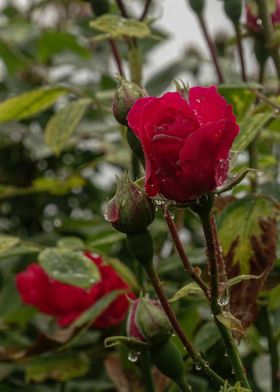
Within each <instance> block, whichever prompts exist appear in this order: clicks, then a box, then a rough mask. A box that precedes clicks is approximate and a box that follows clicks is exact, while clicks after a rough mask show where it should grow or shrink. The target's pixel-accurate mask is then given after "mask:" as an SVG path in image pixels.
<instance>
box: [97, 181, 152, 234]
mask: <svg viewBox="0 0 280 392" xmlns="http://www.w3.org/2000/svg"><path fill="white" fill-rule="evenodd" d="M104 216H105V219H106V220H107V221H108V222H109V223H111V225H112V226H113V227H114V228H115V229H116V230H118V231H120V232H122V233H126V234H135V233H141V232H144V231H145V230H146V229H147V227H148V226H149V225H150V224H151V223H152V222H153V220H154V218H155V208H154V205H153V202H152V201H151V199H150V198H149V197H148V196H147V194H146V193H145V191H144V190H143V189H142V188H140V186H138V185H136V184H135V183H134V182H132V181H130V179H129V178H128V175H127V174H124V175H123V176H122V178H121V179H120V181H119V182H118V187H117V192H116V194H115V196H114V197H113V198H112V199H111V200H110V201H109V202H108V204H107V207H106V210H105V213H104Z"/></svg>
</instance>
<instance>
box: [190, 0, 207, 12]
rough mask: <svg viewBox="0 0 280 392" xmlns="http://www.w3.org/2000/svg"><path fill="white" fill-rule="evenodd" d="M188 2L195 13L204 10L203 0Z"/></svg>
mask: <svg viewBox="0 0 280 392" xmlns="http://www.w3.org/2000/svg"><path fill="white" fill-rule="evenodd" d="M189 4H190V7H191V8H192V10H193V11H194V12H195V13H196V14H197V15H201V14H202V12H203V10H204V6H205V0H189Z"/></svg>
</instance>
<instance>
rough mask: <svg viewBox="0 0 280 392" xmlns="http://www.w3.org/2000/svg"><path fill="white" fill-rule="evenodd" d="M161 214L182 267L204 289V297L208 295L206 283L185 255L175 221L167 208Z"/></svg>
mask: <svg viewBox="0 0 280 392" xmlns="http://www.w3.org/2000/svg"><path fill="white" fill-rule="evenodd" d="M163 214H164V218H165V220H166V223H167V226H168V228H169V232H170V234H171V236H172V239H173V242H174V244H175V247H176V249H177V252H178V254H179V256H180V259H181V260H182V263H183V264H184V267H185V269H186V272H187V273H188V274H189V275H190V277H191V278H192V279H193V280H194V281H195V282H196V283H197V284H198V285H199V287H200V288H201V289H202V290H203V291H204V293H205V295H206V297H207V298H208V297H209V296H208V287H207V285H206V283H205V282H204V281H203V280H202V279H201V277H200V276H199V275H198V273H197V272H196V270H195V269H194V268H193V266H192V265H191V263H190V261H189V259H188V257H187V255H186V252H185V250H184V248H183V245H182V242H181V240H180V237H179V235H178V231H177V227H176V225H175V222H174V220H173V219H172V217H171V215H170V212H169V211H168V209H167V208H164V209H163Z"/></svg>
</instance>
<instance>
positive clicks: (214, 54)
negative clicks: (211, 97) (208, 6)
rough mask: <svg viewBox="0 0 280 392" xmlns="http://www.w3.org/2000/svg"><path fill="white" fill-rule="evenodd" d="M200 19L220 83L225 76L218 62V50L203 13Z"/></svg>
mask: <svg viewBox="0 0 280 392" xmlns="http://www.w3.org/2000/svg"><path fill="white" fill-rule="evenodd" d="M198 20H199V23H200V26H201V29H202V32H203V35H204V38H205V40H206V42H207V45H208V48H209V51H210V54H211V58H212V61H213V64H214V68H215V70H216V74H217V79H218V82H219V83H224V77H223V73H222V70H221V67H220V64H219V62H218V56H217V51H216V47H215V45H214V43H213V41H212V39H211V37H210V34H209V31H208V27H207V25H206V22H205V19H204V17H203V15H199V16H198Z"/></svg>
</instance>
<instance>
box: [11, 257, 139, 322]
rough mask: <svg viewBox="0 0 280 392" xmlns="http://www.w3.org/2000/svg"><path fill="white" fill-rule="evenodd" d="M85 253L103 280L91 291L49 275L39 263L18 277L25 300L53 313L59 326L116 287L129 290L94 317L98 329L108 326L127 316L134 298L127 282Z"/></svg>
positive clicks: (18, 286) (49, 313) (110, 268)
mask: <svg viewBox="0 0 280 392" xmlns="http://www.w3.org/2000/svg"><path fill="white" fill-rule="evenodd" d="M85 255H86V256H87V257H88V258H89V259H90V260H91V261H92V262H93V263H95V264H96V265H97V266H98V268H99V270H100V274H101V280H100V281H99V282H97V283H95V284H93V285H92V287H91V288H90V289H89V290H84V289H81V288H79V287H75V286H71V285H69V284H64V283H61V282H59V281H57V280H55V279H52V278H50V277H49V276H48V275H47V274H46V272H45V271H44V270H43V269H42V267H40V266H39V265H38V264H36V263H32V264H31V265H30V266H29V267H28V268H27V269H26V270H25V271H23V272H20V273H19V274H18V275H17V277H16V285H17V289H18V291H19V293H20V295H21V298H22V300H23V302H24V303H26V304H29V305H33V306H35V307H36V308H37V309H38V310H39V311H40V312H42V313H45V314H48V315H51V316H54V317H55V318H56V319H57V321H58V323H59V325H60V326H62V327H65V326H67V325H69V324H70V323H71V322H72V321H74V320H75V319H76V318H78V317H79V316H80V314H81V313H83V312H84V311H85V310H87V309H88V308H89V307H91V306H92V305H93V304H94V303H95V302H96V301H97V300H99V299H100V298H102V297H103V296H105V295H106V294H108V293H110V292H111V291H113V290H118V289H120V290H122V289H123V290H126V291H127V292H126V293H124V294H121V295H119V296H118V297H117V299H116V300H114V301H113V302H112V303H111V304H110V305H109V306H108V307H107V309H105V311H104V312H103V313H102V314H101V315H100V316H99V317H98V318H97V319H96V320H95V322H94V323H93V326H94V327H95V328H107V327H111V326H113V325H115V324H119V323H120V322H121V321H123V319H124V318H125V316H126V313H127V310H128V307H129V302H128V299H127V297H128V296H129V297H130V298H134V294H133V293H132V292H131V291H130V290H129V286H128V285H127V283H126V282H125V281H124V280H123V279H122V278H121V277H120V276H119V275H118V274H117V273H116V271H115V270H114V269H113V268H112V267H111V266H109V265H105V264H104V263H103V260H102V258H101V257H100V256H96V255H93V254H91V253H89V252H86V253H85Z"/></svg>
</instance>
